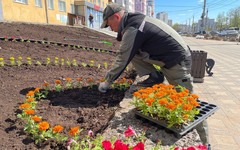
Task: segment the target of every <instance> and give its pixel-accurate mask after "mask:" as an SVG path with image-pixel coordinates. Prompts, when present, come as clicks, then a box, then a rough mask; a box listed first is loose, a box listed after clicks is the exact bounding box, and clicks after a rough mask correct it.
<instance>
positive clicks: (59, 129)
mask: <svg viewBox="0 0 240 150" xmlns="http://www.w3.org/2000/svg"><path fill="white" fill-rule="evenodd" d="M52 130H53V132H61V131H62V130H63V127H62V126H60V125H57V126H55V127H54V128H53V129H52Z"/></svg>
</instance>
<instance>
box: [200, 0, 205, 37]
mask: <svg viewBox="0 0 240 150" xmlns="http://www.w3.org/2000/svg"><path fill="white" fill-rule="evenodd" d="M205 7H206V0H204V5H203V13H202V16H201V18H202V22H201V33H202V31H203V23H204V16H205Z"/></svg>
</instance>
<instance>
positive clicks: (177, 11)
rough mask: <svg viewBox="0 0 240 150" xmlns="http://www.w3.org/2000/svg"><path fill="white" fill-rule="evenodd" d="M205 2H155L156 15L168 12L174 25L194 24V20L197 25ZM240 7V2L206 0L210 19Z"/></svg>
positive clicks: (183, 0)
mask: <svg viewBox="0 0 240 150" xmlns="http://www.w3.org/2000/svg"><path fill="white" fill-rule="evenodd" d="M203 6H204V0H155V15H156V14H157V13H158V12H166V13H167V14H168V19H170V20H172V21H173V24H175V23H178V24H186V23H187V24H189V22H190V23H191V24H192V21H193V18H194V22H195V23H196V22H197V21H198V20H200V19H201V15H202V13H203ZM237 7H240V0H206V9H205V12H207V9H208V18H210V19H215V21H216V18H217V15H218V14H219V13H223V12H225V15H226V13H227V12H228V11H229V10H231V9H236V8H237Z"/></svg>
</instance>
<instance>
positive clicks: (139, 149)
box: [132, 142, 144, 150]
mask: <svg viewBox="0 0 240 150" xmlns="http://www.w3.org/2000/svg"><path fill="white" fill-rule="evenodd" d="M132 150H144V144H143V143H142V142H139V143H138V144H137V145H136V146H134V147H133V149H132Z"/></svg>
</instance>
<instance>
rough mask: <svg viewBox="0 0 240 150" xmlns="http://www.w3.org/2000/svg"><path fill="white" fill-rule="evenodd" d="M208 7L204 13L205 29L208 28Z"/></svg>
mask: <svg viewBox="0 0 240 150" xmlns="http://www.w3.org/2000/svg"><path fill="white" fill-rule="evenodd" d="M207 23H208V9H207V14H206V18H205V30H206V29H208V28H209V27H208V24H207Z"/></svg>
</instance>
